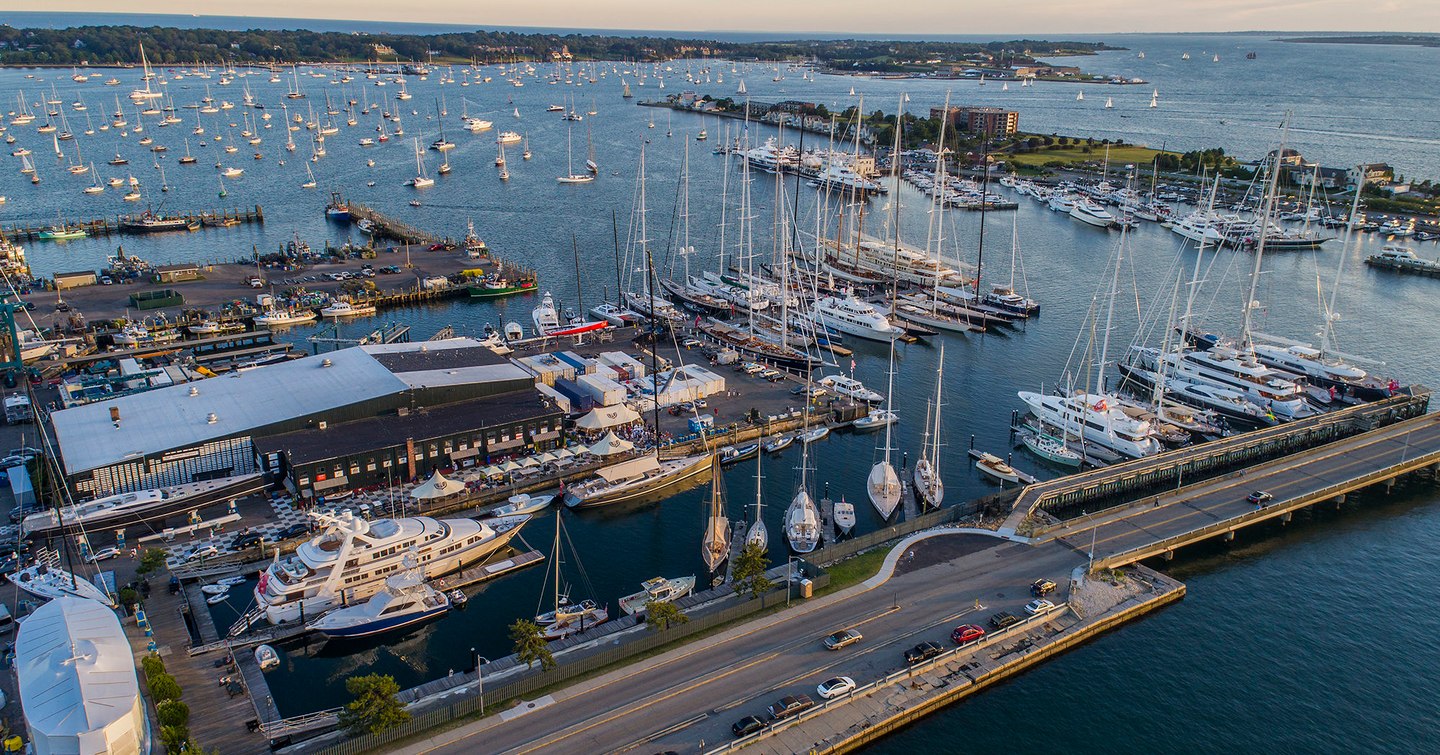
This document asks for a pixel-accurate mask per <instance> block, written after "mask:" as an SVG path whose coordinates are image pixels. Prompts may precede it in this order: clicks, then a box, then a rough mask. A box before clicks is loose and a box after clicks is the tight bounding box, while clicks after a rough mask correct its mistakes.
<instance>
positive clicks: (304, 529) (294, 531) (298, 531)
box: [275, 522, 310, 540]
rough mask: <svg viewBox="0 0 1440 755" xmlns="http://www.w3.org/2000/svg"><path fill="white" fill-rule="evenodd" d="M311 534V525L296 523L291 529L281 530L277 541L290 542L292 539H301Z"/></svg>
mask: <svg viewBox="0 0 1440 755" xmlns="http://www.w3.org/2000/svg"><path fill="white" fill-rule="evenodd" d="M309 532H310V525H309V524H306V523H305V522H296V523H295V524H292V525H290V526H289V527H286V528H285V529H283V530H280V532H279V533H277V534H276V535H275V539H276V540H289V539H290V538H292V537H300V536H301V535H305V534H309Z"/></svg>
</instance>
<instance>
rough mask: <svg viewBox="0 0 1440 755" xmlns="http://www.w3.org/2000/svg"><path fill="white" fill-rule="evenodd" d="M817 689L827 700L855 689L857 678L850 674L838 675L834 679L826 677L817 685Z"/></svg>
mask: <svg viewBox="0 0 1440 755" xmlns="http://www.w3.org/2000/svg"><path fill="white" fill-rule="evenodd" d="M815 691H816V692H817V693H819V695H820V697H822V698H824V699H826V700H829V699H831V698H833V697H839V696H841V695H848V694H850V693H851V692H854V691H855V680H854V679H851V678H850V677H848V676H837V677H835V678H834V679H826V680H825V681H823V682H820V686H818V687H816V688H815Z"/></svg>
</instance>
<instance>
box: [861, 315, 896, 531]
mask: <svg viewBox="0 0 1440 755" xmlns="http://www.w3.org/2000/svg"><path fill="white" fill-rule="evenodd" d="M886 385H887V388H886V389H885V411H886V413H887V414H889V415H890V416H892V417H893V416H894V413H893V412H892V411H891V407H892V406H893V405H894V398H893V397H894V395H895V342H894V341H891V342H890V373H889V379H888V382H887V383H886ZM894 424H895V423H894V422H893V421H890V422H886V423H885V447H884V448H883V449H882V450H883V453H884V458H883V459H881V460H880V461H877V462H875V465H874V466H873V467H871V468H870V475H869V477H867V478H866V480H865V490H866V492H867V493H869V495H870V503H871V504H872V505H874V506H875V510H876V511H877V512H879V514H880V518H881V519H884V520H886V521H888V520H889V519H890V517H891V515H893V514H894V513H895V507H896V506H898V505H899V504H900V492H901V491H900V476H899V475H898V474H896V473H895V467H894V465H892V464H891V463H890V451H891V450H892V449H891V447H890V440H891V427H892V426H893V425H894Z"/></svg>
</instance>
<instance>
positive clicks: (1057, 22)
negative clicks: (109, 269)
mask: <svg viewBox="0 0 1440 755" xmlns="http://www.w3.org/2000/svg"><path fill="white" fill-rule="evenodd" d="M6 5H7V6H8V9H9V10H12V11H38V12H51V13H53V12H77V13H116V12H134V13H169V14H182V15H200V16H206V15H217V16H234V15H244V16H250V17H268V18H287V19H288V18H294V19H328V20H334V19H349V20H355V21H399V22H411V23H438V24H464V25H474V26H475V27H476V28H493V27H498V26H535V27H547V28H560V29H566V28H574V29H643V30H656V31H661V30H666V31H676V32H687V33H693V34H702V33H704V32H705V31H707V30H708V31H759V32H771V31H773V32H777V33H780V34H783V33H784V32H787V31H788V32H795V33H802V32H813V33H822V32H823V33H844V32H852V33H863V34H868V35H873V34H906V35H916V34H927V33H933V34H997V35H1018V34H1026V35H1039V34H1048V35H1052V36H1053V35H1055V34H1065V33H1070V34H1103V33H1123V32H1202V31H1247V30H1272V31H1273V30H1284V31H1327V30H1328V31H1335V30H1344V31H1356V32H1359V31H1386V30H1392V31H1393V30H1395V29H1397V28H1400V29H1404V30H1406V31H1407V33H1417V32H1418V33H1428V32H1434V31H1437V30H1440V3H1437V2H1435V1H1434V0H1378V1H1377V2H1369V3H1357V2H1354V0H1280V2H1275V3H1256V2H1254V0H1169V1H1168V2H1161V3H1156V2H1154V0H1087V1H1086V2H1084V3H1080V2H1075V0H1062V1H1061V2H1048V3H1033V4H1021V5H1010V4H1005V3H981V2H974V1H973V0H970V1H968V2H966V1H963V0H962V2H959V3H957V2H954V0H909V1H908V2H907V3H906V4H905V6H903V10H902V11H897V9H896V7H895V6H890V5H887V4H885V3H877V2H874V0H825V1H824V2H815V1H814V0H811V1H810V2H793V1H792V2H780V3H776V2H774V0H727V1H726V2H725V3H724V4H719V3H715V4H705V5H702V6H697V5H696V4H695V3H693V2H675V1H674V0H602V1H601V2H594V1H593V0H592V1H590V2H575V0H550V1H549V2H544V3H536V4H534V5H529V4H525V3H519V4H514V3H505V4H504V5H501V4H500V3H484V2H482V3H477V2H474V0H427V1H426V2H424V3H420V4H417V5H413V6H412V5H407V4H403V3H395V2H393V0H299V1H298V2H297V1H296V0H249V1H248V2H246V3H244V4H242V5H236V4H234V3H232V2H219V1H218V0H187V2H183V3H181V2H175V1H174V0H127V2H125V3H124V5H123V10H122V7H120V6H117V5H116V3H115V2H114V0H9V2H7V3H6ZM707 8H708V9H709V11H707V10H706V9H707ZM722 9H723V13H721V12H720V11H721V10H722ZM3 20H4V15H3V13H0V21H3ZM77 23H80V22H77Z"/></svg>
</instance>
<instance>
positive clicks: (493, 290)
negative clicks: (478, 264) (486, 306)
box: [465, 272, 539, 299]
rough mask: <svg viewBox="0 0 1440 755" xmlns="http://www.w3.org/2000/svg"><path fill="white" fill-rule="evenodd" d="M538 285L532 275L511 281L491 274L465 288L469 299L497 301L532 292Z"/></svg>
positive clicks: (502, 276)
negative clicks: (503, 297) (504, 297)
mask: <svg viewBox="0 0 1440 755" xmlns="http://www.w3.org/2000/svg"><path fill="white" fill-rule="evenodd" d="M538 285H539V283H537V282H536V280H535V276H534V274H532V273H527V274H524V275H522V276H521V277H519V278H516V279H513V280H512V279H511V278H508V277H506V276H505V275H503V274H502V273H499V272H491V273H489V274H487V275H486V276H485V277H484V278H482V279H480V280H479V281H477V282H475V283H472V284H470V285H468V286H466V287H465V292H466V293H467V294H469V295H470V298H471V299H497V298H500V297H502V296H514V295H515V294H523V293H528V292H531V291H534V290H535V289H536V287H537V286H538Z"/></svg>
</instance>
